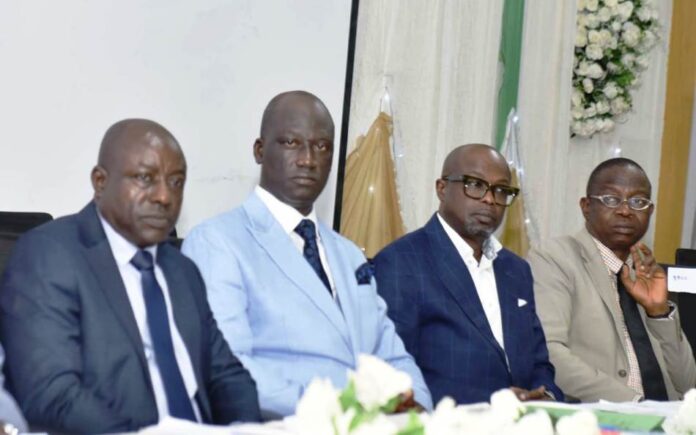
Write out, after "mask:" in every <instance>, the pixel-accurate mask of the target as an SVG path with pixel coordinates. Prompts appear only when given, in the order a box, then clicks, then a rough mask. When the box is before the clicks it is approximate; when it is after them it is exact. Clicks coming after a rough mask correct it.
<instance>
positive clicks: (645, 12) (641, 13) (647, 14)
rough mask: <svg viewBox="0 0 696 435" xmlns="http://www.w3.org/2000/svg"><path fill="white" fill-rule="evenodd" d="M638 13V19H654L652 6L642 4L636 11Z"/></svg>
mask: <svg viewBox="0 0 696 435" xmlns="http://www.w3.org/2000/svg"><path fill="white" fill-rule="evenodd" d="M636 15H637V16H638V19H639V20H641V21H643V22H645V21H650V19H652V10H651V9H650V8H647V7H645V6H642V7H640V8H638V10H637V11H636Z"/></svg>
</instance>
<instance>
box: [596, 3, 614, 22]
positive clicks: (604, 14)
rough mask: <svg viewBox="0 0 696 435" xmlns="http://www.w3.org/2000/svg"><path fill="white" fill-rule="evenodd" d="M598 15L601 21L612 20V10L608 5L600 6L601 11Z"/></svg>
mask: <svg viewBox="0 0 696 435" xmlns="http://www.w3.org/2000/svg"><path fill="white" fill-rule="evenodd" d="M597 17H598V18H599V21H601V22H603V23H606V22H607V21H609V20H611V10H610V9H609V8H607V7H603V8H600V9H599V12H597Z"/></svg>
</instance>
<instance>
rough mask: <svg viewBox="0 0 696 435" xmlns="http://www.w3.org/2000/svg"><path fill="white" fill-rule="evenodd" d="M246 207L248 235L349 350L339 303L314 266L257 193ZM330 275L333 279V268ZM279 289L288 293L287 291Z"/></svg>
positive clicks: (247, 202)
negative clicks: (305, 297)
mask: <svg viewBox="0 0 696 435" xmlns="http://www.w3.org/2000/svg"><path fill="white" fill-rule="evenodd" d="M243 207H244V210H245V211H246V213H247V216H248V217H249V225H248V229H249V232H250V233H251V234H252V236H253V237H254V239H255V240H256V241H257V242H258V243H259V245H260V246H261V247H262V248H263V249H264V250H265V251H266V253H267V254H268V256H269V257H270V258H271V260H273V262H274V263H275V265H276V267H277V268H278V270H279V271H281V273H283V274H284V275H285V276H286V277H287V278H288V279H289V280H290V281H291V282H292V283H294V284H295V286H296V287H297V288H299V290H300V291H301V292H302V293H304V294H305V295H306V296H307V298H308V299H309V300H310V301H311V302H312V303H313V304H314V305H315V306H316V307H317V309H318V310H319V311H320V312H321V313H322V314H323V315H324V316H325V317H326V318H327V320H328V321H329V323H331V324H332V325H333V326H334V327H335V328H336V329H337V330H338V332H340V334H341V337H342V338H343V341H344V342H345V344H346V345H347V346H348V347H349V348H350V346H351V343H350V340H349V338H348V335H349V334H348V329H347V326H346V323H345V319H344V318H343V315H342V314H341V311H340V309H339V307H338V304H336V301H334V300H333V299H332V298H331V295H330V294H329V293H328V291H327V289H326V287H325V286H324V283H322V282H321V280H320V279H319V277H318V276H317V274H316V272H315V271H314V269H312V266H310V265H309V263H308V262H307V260H305V258H304V257H303V256H302V254H301V253H300V252H299V251H298V250H297V248H296V247H295V245H294V244H293V243H292V240H291V239H290V236H289V235H288V234H286V233H285V231H283V228H282V227H281V226H280V224H279V223H278V222H277V221H276V219H275V218H274V217H273V215H272V214H271V213H270V211H268V208H266V206H265V205H264V204H263V202H262V201H261V200H260V199H259V198H258V197H257V196H256V195H255V194H252V195H251V196H250V197H249V198H248V199H247V200H246V202H245V203H244V205H243ZM331 273H332V277H333V276H334V275H333V274H334V269H333V268H332V269H331ZM335 279H336V278H334V280H335ZM336 284H338V282H337V283H336ZM278 290H279V291H280V290H283V291H286V289H278Z"/></svg>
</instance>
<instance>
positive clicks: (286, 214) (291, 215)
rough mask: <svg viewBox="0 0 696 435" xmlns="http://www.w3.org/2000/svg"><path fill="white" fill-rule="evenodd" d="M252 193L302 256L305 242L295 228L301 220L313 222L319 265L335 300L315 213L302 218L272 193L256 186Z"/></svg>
mask: <svg viewBox="0 0 696 435" xmlns="http://www.w3.org/2000/svg"><path fill="white" fill-rule="evenodd" d="M254 193H255V194H256V196H258V197H259V199H260V200H261V202H263V203H264V204H265V205H266V207H268V210H269V211H270V212H271V214H272V215H273V217H274V218H275V219H276V220H277V221H278V223H279V224H280V226H281V227H282V228H283V230H285V232H286V233H287V234H288V235H289V236H290V239H291V240H292V243H293V244H294V245H295V246H296V247H297V250H298V251H299V252H300V254H303V250H304V245H305V241H304V239H303V238H302V237H301V236H300V235H299V234H297V233H296V232H295V228H296V227H297V225H299V224H300V222H301V221H302V219H309V220H311V221H312V222H314V230H315V231H316V233H317V245H318V246H319V259H320V260H321V265H322V266H323V267H324V272H326V276H327V277H328V278H329V284H330V285H331V295H332V296H333V298H334V299H336V288H335V285H334V280H333V278H332V277H331V268H329V262H328V260H327V259H326V250H325V249H324V244H323V243H322V241H321V234H319V226H318V224H317V213H316V212H315V211H314V209H312V211H311V212H310V213H309V214H308V215H307V216H303V215H302V213H300V212H299V211H297V210H296V209H295V208H293V207H292V206H289V205H287V204H286V203H284V202H283V201H281V200H279V199H278V198H276V197H275V196H273V194H272V193H270V192H269V191H267V190H266V189H264V188H263V187H261V186H256V188H255V189H254Z"/></svg>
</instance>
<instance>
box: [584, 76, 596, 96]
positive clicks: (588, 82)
mask: <svg viewBox="0 0 696 435" xmlns="http://www.w3.org/2000/svg"><path fill="white" fill-rule="evenodd" d="M582 89H583V90H584V91H585V93H586V94H591V93H592V91H594V83H593V82H592V79H583V80H582Z"/></svg>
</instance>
